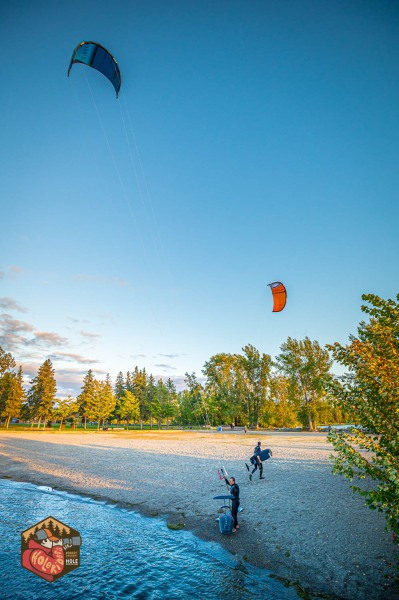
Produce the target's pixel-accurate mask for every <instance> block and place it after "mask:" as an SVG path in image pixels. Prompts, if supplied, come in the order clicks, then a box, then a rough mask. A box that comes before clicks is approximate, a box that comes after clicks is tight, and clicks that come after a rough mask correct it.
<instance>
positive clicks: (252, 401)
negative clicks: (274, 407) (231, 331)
mask: <svg viewBox="0 0 399 600" xmlns="http://www.w3.org/2000/svg"><path fill="white" fill-rule="evenodd" d="M243 352H244V354H243V355H239V359H238V369H239V372H238V383H237V385H238V387H239V389H240V391H241V397H242V401H243V403H244V406H245V408H246V413H247V417H248V421H249V426H250V427H251V428H256V429H257V428H258V425H259V416H260V411H261V408H262V406H263V405H264V403H265V402H266V398H267V391H268V385H269V380H270V371H271V364H272V360H271V357H270V356H269V355H268V354H260V352H259V350H257V349H256V348H255V347H254V346H252V345H251V344H248V345H247V346H245V347H244V348H243Z"/></svg>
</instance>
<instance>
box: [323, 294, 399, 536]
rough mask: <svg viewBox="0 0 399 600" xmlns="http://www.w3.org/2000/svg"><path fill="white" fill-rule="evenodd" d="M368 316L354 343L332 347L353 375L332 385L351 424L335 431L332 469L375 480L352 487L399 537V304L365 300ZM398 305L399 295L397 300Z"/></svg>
mask: <svg viewBox="0 0 399 600" xmlns="http://www.w3.org/2000/svg"><path fill="white" fill-rule="evenodd" d="M362 298H363V300H364V301H366V302H368V304H369V305H368V306H362V311H363V312H364V313H366V314H368V315H370V320H369V322H368V323H365V322H364V321H362V322H361V323H360V324H359V327H358V336H357V337H354V336H351V338H350V344H349V345H347V346H345V347H343V346H341V345H340V344H338V343H335V344H334V345H332V346H329V349H330V350H331V352H332V354H333V357H334V359H335V360H336V361H338V362H339V363H341V364H342V365H344V366H345V367H347V368H348V370H349V372H348V373H347V374H346V375H344V376H342V377H339V378H335V379H334V380H333V382H332V391H333V393H334V395H335V397H336V398H337V399H338V401H339V403H340V404H341V406H342V408H343V409H344V411H345V412H346V413H347V414H348V415H349V418H350V422H351V423H354V424H359V425H361V426H362V428H361V429H360V428H355V429H353V430H352V431H351V432H340V433H337V432H333V433H331V434H330V435H329V441H331V442H332V443H333V445H334V450H335V451H336V452H337V455H336V456H335V457H334V466H333V470H334V472H335V473H339V474H340V475H343V476H344V477H347V478H348V479H349V480H351V481H352V480H353V479H365V478H371V479H372V480H374V481H376V482H378V485H377V486H376V488H375V489H372V490H363V489H362V488H360V487H359V486H355V485H354V486H351V487H352V488H353V490H354V491H356V492H358V493H359V494H361V495H362V496H364V497H365V499H366V503H367V504H368V506H369V507H370V508H372V509H377V510H379V511H381V512H384V513H385V516H386V519H387V524H388V527H389V528H391V529H392V530H393V532H394V534H395V535H394V539H397V538H396V536H398V535H399V304H398V302H396V301H394V300H383V299H381V298H379V297H378V296H374V295H372V294H368V295H364V296H362ZM397 300H398V301H399V295H398V296H397Z"/></svg>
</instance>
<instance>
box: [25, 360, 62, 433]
mask: <svg viewBox="0 0 399 600" xmlns="http://www.w3.org/2000/svg"><path fill="white" fill-rule="evenodd" d="M30 384H31V388H30V389H29V391H28V404H29V408H30V410H31V413H32V415H33V418H35V419H37V420H38V423H37V426H38V428H39V427H40V423H41V421H42V420H44V421H45V420H47V419H49V418H50V417H51V414H52V411H53V404H54V401H55V395H56V392H57V383H56V380H55V371H54V369H53V365H52V363H51V360H50V359H49V358H48V359H47V360H45V361H44V363H43V364H42V365H41V367H39V370H38V372H37V376H36V377H34V378H33V379H32V380H31V382H30Z"/></svg>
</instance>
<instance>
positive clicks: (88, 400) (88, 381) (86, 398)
mask: <svg viewBox="0 0 399 600" xmlns="http://www.w3.org/2000/svg"><path fill="white" fill-rule="evenodd" d="M94 393H95V378H94V375H93V371H92V370H91V369H89V370H88V372H87V375H85V376H84V378H83V386H82V391H81V393H80V394H79V396H78V397H77V402H78V406H79V409H78V410H79V414H80V416H81V417H82V418H83V420H84V428H85V429H86V425H87V419H88V410H87V409H88V407H89V406H91V404H92V403H93V401H94Z"/></svg>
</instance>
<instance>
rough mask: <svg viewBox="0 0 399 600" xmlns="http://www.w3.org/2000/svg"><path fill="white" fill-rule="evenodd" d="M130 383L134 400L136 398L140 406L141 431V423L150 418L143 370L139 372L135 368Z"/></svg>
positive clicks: (141, 424) (145, 376)
mask: <svg viewBox="0 0 399 600" xmlns="http://www.w3.org/2000/svg"><path fill="white" fill-rule="evenodd" d="M131 382H132V392H133V394H134V395H135V396H136V398H138V401H139V404H140V428H141V429H142V428H143V421H145V420H147V419H148V417H149V416H150V415H149V410H148V394H147V375H146V372H145V369H143V370H142V371H139V368H138V367H135V368H134V373H133V376H132V378H131Z"/></svg>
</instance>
